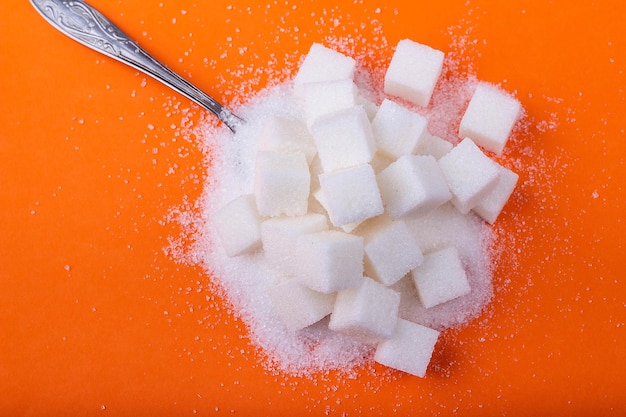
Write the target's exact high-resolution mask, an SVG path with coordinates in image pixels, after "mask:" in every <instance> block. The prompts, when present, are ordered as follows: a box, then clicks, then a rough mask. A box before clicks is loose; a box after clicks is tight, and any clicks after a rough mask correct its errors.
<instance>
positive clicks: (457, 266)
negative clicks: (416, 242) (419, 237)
mask: <svg viewBox="0 0 626 417" xmlns="http://www.w3.org/2000/svg"><path fill="white" fill-rule="evenodd" d="M412 276H413V282H414V283H415V287H416V288H417V293H418V295H419V299H420V301H421V302H422V305H423V306H424V307H426V308H431V307H434V306H436V305H438V304H442V303H445V302H446V301H450V300H453V299H455V298H457V297H460V296H463V295H466V294H468V293H469V292H470V290H471V289H470V285H469V282H468V281H467V276H466V274H465V269H463V264H462V263H461V258H460V257H459V252H458V251H457V249H456V248H455V247H454V246H450V247H448V248H445V249H441V250H439V251H437V252H432V253H428V254H426V255H424V261H423V262H422V264H421V265H420V266H418V267H417V268H415V269H414V270H413V271H412Z"/></svg>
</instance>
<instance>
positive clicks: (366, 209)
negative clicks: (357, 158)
mask: <svg viewBox="0 0 626 417" xmlns="http://www.w3.org/2000/svg"><path fill="white" fill-rule="evenodd" d="M319 180H320V186H321V192H322V194H323V201H324V205H325V207H326V209H327V210H328V216H329V217H330V221H331V223H332V224H333V225H334V226H337V227H340V226H344V225H347V224H349V223H356V222H361V221H363V220H366V219H369V218H372V217H375V216H378V215H380V214H382V213H383V211H384V207H383V202H382V200H381V196H380V192H379V190H378V184H377V183H376V174H374V169H373V168H372V167H371V166H370V165H369V164H363V165H359V166H356V167H353V168H347V169H342V170H340V171H335V172H331V173H324V174H321V175H320V176H319Z"/></svg>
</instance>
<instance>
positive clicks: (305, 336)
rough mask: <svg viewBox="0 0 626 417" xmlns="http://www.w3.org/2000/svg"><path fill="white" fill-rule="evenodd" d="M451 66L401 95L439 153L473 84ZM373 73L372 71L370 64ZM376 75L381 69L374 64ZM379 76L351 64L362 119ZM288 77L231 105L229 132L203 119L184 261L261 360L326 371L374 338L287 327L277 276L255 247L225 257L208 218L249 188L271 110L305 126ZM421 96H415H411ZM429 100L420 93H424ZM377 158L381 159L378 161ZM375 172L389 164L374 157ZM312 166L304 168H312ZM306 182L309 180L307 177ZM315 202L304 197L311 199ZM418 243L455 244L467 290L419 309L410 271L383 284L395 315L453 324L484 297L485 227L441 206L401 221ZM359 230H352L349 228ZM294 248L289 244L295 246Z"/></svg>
mask: <svg viewBox="0 0 626 417" xmlns="http://www.w3.org/2000/svg"><path fill="white" fill-rule="evenodd" d="M455 68H457V65H456V63H455V62H453V61H452V60H450V59H448V60H447V61H444V64H443V71H442V74H441V77H440V78H439V81H438V83H437V85H436V88H435V89H434V91H433V93H432V98H429V104H428V106H423V105H420V106H416V105H411V103H409V102H408V101H406V100H400V102H401V103H402V104H403V105H404V106H407V107H409V108H410V109H411V110H412V111H413V112H415V113H417V114H419V115H420V116H423V117H424V118H425V119H426V120H427V123H428V124H427V129H428V133H429V134H430V135H434V136H437V137H439V138H441V139H443V140H444V141H446V142H447V143H448V145H445V144H443V145H442V144H441V143H439V145H440V146H443V147H442V148H439V150H436V151H435V150H434V149H433V152H434V153H441V154H445V153H446V152H447V151H449V149H450V148H452V145H457V144H458V143H459V142H460V138H459V134H458V132H459V125H460V123H461V118H462V117H463V114H464V112H465V109H466V108H467V105H468V102H469V101H470V98H471V97H472V94H473V92H474V90H475V89H476V86H477V85H478V84H479V83H478V82H477V81H476V80H475V79H473V78H472V77H471V76H467V75H461V74H457V73H455V72H454V69H455ZM378 71H381V70H380V69H378ZM382 71H383V72H384V69H383V70H382ZM380 74H382V73H374V74H370V73H367V72H365V71H362V70H360V71H357V73H356V76H355V78H354V82H355V84H356V86H357V87H358V90H359V91H360V92H361V95H360V96H359V97H367V100H365V99H362V101H361V103H360V104H362V105H364V108H365V109H366V110H368V111H369V117H370V119H371V118H373V115H374V114H376V111H377V109H378V106H379V105H380V104H381V102H382V101H383V99H384V98H386V97H388V95H387V94H385V93H384V92H383V91H382V90H383V88H382V77H381V76H380ZM294 89H295V88H294V81H293V80H291V81H287V82H284V83H282V84H279V85H275V86H272V87H270V88H268V89H266V90H264V91H261V92H259V93H258V94H256V95H255V96H254V97H251V98H250V99H249V101H248V102H246V103H245V104H243V105H242V106H241V107H240V108H238V109H236V113H238V115H239V116H241V117H242V118H243V119H245V120H246V123H245V124H244V125H241V126H240V127H239V129H238V130H237V133H236V134H235V135H233V134H232V133H231V132H230V131H229V130H228V129H227V128H225V127H216V126H215V125H214V124H210V123H209V124H206V125H204V126H203V128H202V132H201V136H202V138H203V141H204V144H205V145H206V148H207V153H208V158H210V160H211V164H210V172H209V176H208V181H207V184H206V186H205V190H204V195H203V197H202V200H201V204H200V206H201V209H202V216H201V220H200V226H199V228H198V233H197V236H196V242H195V244H194V247H193V250H192V252H193V258H194V260H195V261H196V262H198V263H199V264H201V265H202V266H203V267H204V268H205V269H206V270H207V271H208V272H209V273H210V276H211V277H212V279H213V280H215V282H216V283H217V284H218V286H219V288H220V289H221V290H222V291H223V293H224V295H225V296H226V298H227V300H228V301H229V302H230V303H231V304H232V308H233V310H234V312H235V314H237V315H238V316H239V317H241V318H242V320H243V321H244V322H245V323H246V325H247V328H248V331H249V334H250V338H251V340H252V341H253V343H254V344H255V345H256V346H258V347H260V348H261V349H262V350H263V351H264V352H265V353H266V354H267V358H268V366H271V367H273V368H274V369H277V370H279V371H281V372H286V373H290V374H310V373H313V372H319V371H328V370H332V369H338V370H343V371H345V370H350V369H352V368H354V367H355V366H358V365H361V364H364V363H368V362H370V361H372V360H373V357H374V351H375V349H376V345H375V344H372V343H366V342H363V341H359V340H358V339H355V338H353V337H350V335H347V334H345V333H342V332H335V331H332V330H330V329H329V319H328V317H325V318H324V319H322V320H320V321H318V322H316V323H315V324H313V325H311V326H308V327H305V328H304V329H301V330H298V331H290V330H288V328H287V326H285V324H284V323H283V321H281V319H280V318H279V316H278V315H277V314H276V312H275V309H274V306H273V303H272V300H271V297H270V296H269V294H270V292H271V289H272V288H273V287H274V286H275V285H276V284H277V283H278V282H281V281H282V278H281V276H280V274H278V273H277V271H276V269H275V268H273V267H272V266H271V265H270V263H268V261H267V258H266V257H265V256H264V253H263V251H262V250H259V249H257V250H251V251H248V252H247V253H245V254H243V255H239V256H228V255H227V254H226V252H225V250H224V247H223V242H222V239H220V236H219V233H218V228H219V227H216V223H215V219H216V218H218V214H219V213H220V211H221V210H222V209H223V207H225V206H226V205H227V204H228V203H230V202H231V201H233V200H235V199H236V198H238V197H240V196H244V195H254V193H255V166H256V161H257V151H258V147H259V144H258V141H259V137H260V133H259V132H261V131H262V130H263V128H264V125H265V123H266V121H267V120H268V118H270V117H276V116H278V117H284V118H286V119H289V120H293V121H298V122H301V123H302V124H304V125H306V124H307V113H306V110H305V109H304V107H303V104H302V98H301V95H300V97H299V96H298V94H295V93H294ZM420 100H423V97H421V96H420ZM427 101H428V100H427ZM382 159H384V158H382ZM376 163H380V164H382V165H381V167H377V168H376V170H377V172H379V171H380V170H381V169H382V167H384V166H386V165H387V163H388V161H387V162H385V161H383V162H381V161H380V160H378V161H377V160H376V159H374V160H373V161H372V166H375V164H376ZM312 170H313V168H312ZM311 183H312V184H315V183H317V180H316V179H315V178H313V176H312V178H311ZM313 204H316V203H311V204H310V205H313ZM403 221H404V223H406V225H407V226H408V230H409V231H410V234H411V236H412V237H413V238H414V239H415V240H416V241H417V242H418V243H419V246H420V248H419V249H420V250H421V251H422V252H423V253H424V254H428V253H431V252H434V251H436V250H439V249H441V248H447V247H454V248H456V250H457V251H458V256H459V257H460V260H461V261H462V265H463V268H464V270H465V274H466V276H467V282H468V283H469V287H470V288H471V291H470V292H469V293H465V294H464V295H460V296H458V297H456V298H454V299H452V300H449V301H447V302H443V303H439V304H437V305H435V306H433V307H429V308H426V307H424V305H423V302H421V301H420V297H419V294H418V293H417V292H418V290H417V289H416V287H415V284H414V280H413V279H412V278H411V274H407V275H406V276H404V278H402V279H400V280H397V282H395V283H393V284H392V285H390V288H391V289H393V290H395V291H397V292H399V293H400V294H401V301H400V305H399V310H398V317H399V318H402V319H405V320H407V321H410V322H413V323H418V324H420V325H423V326H427V327H430V328H432V329H436V330H438V331H441V330H444V329H448V328H453V327H458V326H460V325H463V324H465V323H467V322H469V321H470V320H472V319H474V318H476V317H477V316H478V315H479V314H480V313H481V311H482V310H483V309H484V307H485V306H486V305H487V304H488V303H489V301H490V300H491V298H492V296H493V287H492V262H491V253H490V250H491V249H490V248H491V245H492V230H491V227H490V226H489V224H488V223H487V222H485V221H484V220H483V219H481V218H480V217H479V216H478V215H476V214H474V213H473V212H471V211H470V212H469V213H461V211H459V209H458V208H457V207H455V205H453V204H452V203H450V202H448V203H445V204H441V205H440V206H438V207H436V208H435V209H433V210H430V211H429V212H428V213H426V214H422V215H418V216H407V217H406V218H403ZM357 230H358V229H357ZM294 249H295V248H294Z"/></svg>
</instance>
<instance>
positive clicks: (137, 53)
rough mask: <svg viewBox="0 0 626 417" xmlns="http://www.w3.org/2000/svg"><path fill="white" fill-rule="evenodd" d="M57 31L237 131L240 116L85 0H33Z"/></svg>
mask: <svg viewBox="0 0 626 417" xmlns="http://www.w3.org/2000/svg"><path fill="white" fill-rule="evenodd" d="M30 1H31V3H32V4H33V6H34V7H35V9H37V11H38V12H39V13H40V14H41V15H42V16H43V17H44V18H45V19H46V20H47V21H48V22H49V23H50V24H51V25H52V26H54V27H55V28H57V29H58V30H59V31H61V32H62V33H64V34H65V35H67V36H69V37H70V38H72V39H74V40H76V41H78V42H80V43H82V44H83V45H85V46H88V47H89V48H92V49H94V50H96V51H98V52H100V53H102V54H104V55H107V56H109V57H111V58H114V59H116V60H118V61H121V62H123V63H125V64H127V65H130V66H131V67H133V68H135V69H137V70H139V71H142V72H144V73H145V74H148V75H149V76H151V77H154V78H155V79H157V80H158V81H160V82H162V83H163V84H165V85H167V86H168V87H170V88H172V89H174V90H175V91H177V92H179V93H180V94H182V95H183V96H185V97H187V98H188V99H190V100H192V101H194V102H195V103H197V104H199V105H200V106H202V107H203V108H205V109H207V110H208V111H210V112H211V113H213V114H215V115H216V116H217V117H218V118H219V119H220V120H222V121H223V122H224V123H225V124H226V125H227V126H228V127H229V128H230V130H232V131H233V132H234V131H235V129H236V128H237V126H238V125H239V124H240V123H241V122H242V119H240V118H239V117H238V116H236V115H235V114H234V113H232V112H230V110H228V109H227V108H225V107H224V106H222V105H221V104H220V103H218V102H217V101H215V99H213V98H212V97H210V96H209V95H207V94H206V93H204V92H203V91H201V90H200V89H199V88H197V87H196V86H194V85H193V84H191V83H190V82H189V81H187V80H185V79H184V78H182V77H181V76H180V75H178V74H176V73H175V72H174V71H172V70H170V69H169V68H167V67H166V66H165V65H163V64H161V63H160V62H159V61H157V60H156V59H155V58H153V57H152V56H151V55H150V54H149V53H148V52H146V51H145V50H144V49H143V48H141V47H140V46H139V45H138V44H137V43H136V42H135V41H133V40H132V39H131V38H130V37H128V35H126V34H125V33H124V32H122V31H121V30H120V28H118V27H117V26H116V25H115V24H113V23H112V22H111V21H110V20H109V19H108V18H106V17H105V16H104V15H103V14H102V13H100V12H99V11H97V10H96V9H94V8H93V7H91V6H90V5H88V4H87V3H85V2H84V1H83V0H30Z"/></svg>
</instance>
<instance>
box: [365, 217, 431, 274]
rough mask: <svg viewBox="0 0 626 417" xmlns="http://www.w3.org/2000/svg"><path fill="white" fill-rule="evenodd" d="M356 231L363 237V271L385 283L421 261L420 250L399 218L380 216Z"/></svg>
mask: <svg viewBox="0 0 626 417" xmlns="http://www.w3.org/2000/svg"><path fill="white" fill-rule="evenodd" d="M358 233H359V235H361V236H363V237H364V239H365V275H367V276H369V277H371V278H374V279H376V280H378V281H380V282H382V283H383V284H385V285H393V284H394V283H396V282H397V281H399V280H400V279H401V278H402V277H403V276H405V275H406V274H408V273H409V272H410V271H411V270H412V269H414V268H416V267H417V266H418V265H419V264H420V263H422V259H423V255H422V251H421V250H420V248H419V246H418V245H417V242H416V241H415V239H414V238H413V236H412V235H411V232H410V231H409V228H408V227H407V225H406V224H405V223H404V222H403V221H401V220H390V219H388V218H386V217H385V216H380V217H377V218H376V219H372V220H371V221H369V222H368V223H367V224H365V225H364V226H363V228H362V229H359V232H358Z"/></svg>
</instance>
